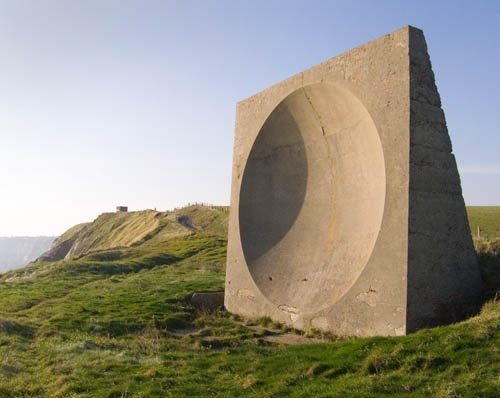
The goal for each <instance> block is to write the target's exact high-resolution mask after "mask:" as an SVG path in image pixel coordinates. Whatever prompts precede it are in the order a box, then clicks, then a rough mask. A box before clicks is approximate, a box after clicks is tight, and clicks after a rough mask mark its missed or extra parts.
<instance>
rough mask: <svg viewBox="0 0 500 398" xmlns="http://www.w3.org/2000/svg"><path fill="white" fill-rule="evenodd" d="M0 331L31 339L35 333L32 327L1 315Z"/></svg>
mask: <svg viewBox="0 0 500 398" xmlns="http://www.w3.org/2000/svg"><path fill="white" fill-rule="evenodd" d="M0 333H6V334H8V335H16V336H20V337H24V338H26V339H31V338H33V336H34V335H35V331H34V329H33V328H32V327H30V326H27V325H23V324H21V323H19V322H17V321H14V320H12V319H8V318H3V317H0Z"/></svg>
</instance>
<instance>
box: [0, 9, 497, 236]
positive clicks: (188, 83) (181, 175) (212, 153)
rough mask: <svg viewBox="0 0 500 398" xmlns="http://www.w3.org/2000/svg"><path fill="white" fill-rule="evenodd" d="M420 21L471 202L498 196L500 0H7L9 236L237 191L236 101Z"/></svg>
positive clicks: (4, 156)
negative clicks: (233, 183)
mask: <svg viewBox="0 0 500 398" xmlns="http://www.w3.org/2000/svg"><path fill="white" fill-rule="evenodd" d="M407 24H411V25H414V26H417V27H419V28H421V29H423V30H424V33H425V35H426V38H427V42H428V46H429V51H430V54H431V59H432V62H433V67H434V72H435V74H436V78H437V84H438V88H439V90H440V93H441V97H442V100H443V105H444V108H445V113H446V117H447V121H448V127H449V130H450V134H451V138H452V141H453V148H454V152H455V155H456V157H457V160H458V163H459V168H460V171H461V176H462V184H463V190H464V197H465V200H466V202H467V203H468V204H484V205H487V204H499V205H500V159H499V156H498V152H499V149H500V127H499V126H500V40H499V39H500V2H499V1H493V0H492V1H468V2H464V1H439V2H438V1H421V0H419V1H368V0H367V1H353V0H345V1H306V0H304V1H284V0H283V1H272V0H266V1H255V0H254V1H242V0H241V1H236V0H228V1H223V0H213V1H186V0H183V1H145V0H140V1H139V0H137V1H124V0H119V1H111V0H108V1H103V0H97V1H89V0H85V1H84V0H81V1H60V0H57V1H45V0H32V1H24V0H11V1H6V0H0V53H1V59H2V61H1V62H0V183H1V185H0V187H1V191H0V193H1V196H0V235H7V236H8V235H38V234H60V233H62V232H63V231H64V230H65V229H67V228H68V227H70V226H72V225H73V224H76V223H78V222H83V221H88V220H92V219H93V218H95V216H97V214H99V213H101V212H103V211H112V210H113V209H114V206H115V205H120V204H124V205H128V206H129V207H131V208H132V209H143V208H154V207H156V208H158V209H169V208H172V207H175V206H179V205H183V204H186V203H187V202H193V201H206V202H212V203H216V204H228V203H229V190H230V175H231V157H232V145H233V130H234V110H235V103H236V101H238V100H240V99H243V98H246V97H248V96H249V95H251V94H254V93H256V92H258V91H260V90H262V89H264V88H265V87H267V86H268V85H270V84H272V83H274V82H277V81H280V80H282V79H284V78H286V77H288V76H290V75H293V74H295V73H297V72H299V71H301V70H302V69H304V68H307V67H310V66H313V65H315V64H317V63H318V62H321V61H323V60H325V59H328V58H330V57H332V56H334V55H337V54H339V53H341V52H343V51H346V50H348V49H350V48H352V47H354V46H358V45H360V44H362V43H364V42H366V41H368V40H372V39H374V38H377V37H378V36H381V35H383V34H386V33H389V32H391V31H393V30H395V29H397V28H399V27H402V26H404V25H407Z"/></svg>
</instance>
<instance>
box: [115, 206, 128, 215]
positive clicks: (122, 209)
mask: <svg viewBox="0 0 500 398" xmlns="http://www.w3.org/2000/svg"><path fill="white" fill-rule="evenodd" d="M127 211H128V207H127V206H116V212H117V213H126V212H127Z"/></svg>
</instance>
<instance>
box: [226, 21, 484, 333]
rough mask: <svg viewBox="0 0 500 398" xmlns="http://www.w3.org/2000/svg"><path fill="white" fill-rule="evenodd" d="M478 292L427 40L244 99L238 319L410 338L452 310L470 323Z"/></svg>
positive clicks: (344, 61)
mask: <svg viewBox="0 0 500 398" xmlns="http://www.w3.org/2000/svg"><path fill="white" fill-rule="evenodd" d="M457 274H459V275H457ZM479 291H480V278H479V272H478V269H477V264H476V259H475V255H474V251H473V248H472V242H471V238H470V234H469V227H468V224H467V219H466V217H465V207H464V203H463V199H462V195H461V190H460V180H459V177H458V172H457V169H456V164H455V162H454V158H453V155H452V154H451V144H450V140H449V137H448V132H447V130H446V124H445V121H444V114H443V112H442V110H441V108H440V105H439V94H438V93H437V89H436V87H435V84H434V76H433V74H432V70H431V68H430V61H429V58H428V55H427V51H426V46H425V40H424V38H423V34H422V33H421V31H419V30H418V29H415V28H411V27H405V28H402V29H400V30H398V31H396V32H394V33H392V34H390V35H386V36H383V37H381V38H379V39H377V40H375V41H372V42H370V43H368V44H366V45H363V46H361V47H358V48H356V49H353V50H351V51H349V52H347V53H345V54H342V55H340V56H338V57H335V58H332V59H330V60H328V61H326V62H324V63H322V64H320V65H317V66H315V67H313V68H311V69H308V70H306V71H304V72H302V73H300V74H298V75H295V76H293V77H291V78H289V79H287V80H285V81H283V82H281V83H278V84H276V85H274V86H272V87H270V88H268V89H266V90H264V91H263V92H261V93H259V94H256V95H254V96H253V97H250V98H248V99H247V100H244V101H242V102H240V103H238V107H237V118H236V134H235V145H234V162H233V180H232V193H231V212H230V220H229V247H228V263H227V276H226V295H225V305H226V307H227V308H228V310H229V311H232V312H236V313H239V314H242V315H244V316H249V317H258V316H263V315H267V316H270V317H271V318H273V319H274V320H277V321H281V322H284V323H286V324H289V325H291V326H293V327H296V328H301V329H307V328H311V327H314V328H319V329H323V330H328V331H333V332H335V333H338V334H346V335H401V334H405V333H407V332H409V331H412V330H415V329H417V328H419V327H422V326H426V325H430V324H435V323H439V322H441V321H444V322H446V321H450V320H451V318H450V317H449V316H448V314H449V311H448V312H447V310H448V309H450V308H451V307H453V314H454V315H453V316H457V317H458V316H460V315H463V311H462V310H463V309H464V306H462V305H461V304H463V302H464V301H467V302H472V301H474V299H475V298H476V297H477V296H478V295H479ZM465 292H468V297H466V296H467V295H466V294H465ZM457 304H458V305H457ZM445 314H446V315H447V316H444V315H445Z"/></svg>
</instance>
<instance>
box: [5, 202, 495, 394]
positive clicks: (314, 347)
mask: <svg viewBox="0 0 500 398" xmlns="http://www.w3.org/2000/svg"><path fill="white" fill-rule="evenodd" d="M186 212H189V216H190V217H191V219H192V221H193V225H195V226H196V227H197V230H196V231H194V232H190V233H189V234H185V235H184V236H176V235H175V234H173V235H172V234H168V233H165V234H164V235H163V236H164V238H162V239H159V238H158V234H153V235H152V236H150V237H149V238H148V239H145V240H143V241H142V242H140V243H138V244H135V245H133V246H130V247H120V248H114V249H111V250H101V251H96V252H92V253H89V254H87V255H83V256H81V257H80V258H78V259H75V260H71V261H60V262H55V263H39V264H36V265H32V266H30V267H27V268H24V269H21V270H17V271H14V272H10V273H7V274H3V275H0V397H2V398H4V397H5V398H7V397H16V398H17V397H51V398H52V397H74V398H75V397H169V396H173V397H186V396H191V397H206V396H220V397H346V396H347V397H385V396H388V395H390V396H402V397H498V391H500V353H499V350H500V348H499V347H500V344H499V343H500V303H499V302H497V301H494V300H493V301H489V302H487V303H486V304H485V305H484V307H483V310H482V312H481V314H479V315H477V316H475V317H473V318H471V319H469V320H467V321H465V322H461V323H458V324H455V325H450V326H445V327H439V328H433V329H428V330H422V331H420V332H417V333H414V334H412V335H409V336H404V337H387V338H381V337H376V338H350V339H332V341H330V342H327V343H321V344H309V345H297V346H280V345H276V344H272V343H270V342H269V340H268V339H267V336H269V335H280V334H285V333H287V332H290V330H289V329H287V328H283V327H281V326H280V325H276V324H274V323H273V322H271V321H270V320H269V319H266V318H262V319H259V320H253V321H243V320H241V319H239V318H238V317H237V316H232V315H231V314H228V313H227V312H224V311H219V312H215V313H206V312H200V311H198V310H197V309H196V308H195V307H194V306H193V305H192V304H191V301H190V296H191V295H192V293H193V292H194V291H199V290H204V291H205V290H208V291H211V290H213V291H216V290H221V289H223V285H224V264H225V252H226V239H225V229H224V228H225V224H224V219H223V218H221V216H220V214H216V215H215V216H213V214H212V215H211V214H207V213H206V212H199V209H195V208H193V209H188V210H186ZM197 212H198V214H197ZM226 217H227V216H226ZM159 231H163V232H165V230H163V229H161V230H159ZM167 237H168V239H167ZM485 253H489V254H490V255H491V257H490V259H489V260H490V262H491V264H490V265H488V267H490V268H491V273H488V274H485V277H489V276H491V275H495V272H498V270H500V261H499V259H500V255H499V254H495V253H496V252H494V251H491V250H490V251H487V250H486V249H485ZM481 261H482V264H483V268H484V264H485V263H484V258H481ZM489 281H490V284H491V289H493V290H495V289H496V290H495V291H498V286H499V285H498V284H495V283H496V282H495V280H494V278H493V279H490V280H489ZM255 325H257V326H255ZM291 332H296V331H291ZM297 333H298V332H297Z"/></svg>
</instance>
